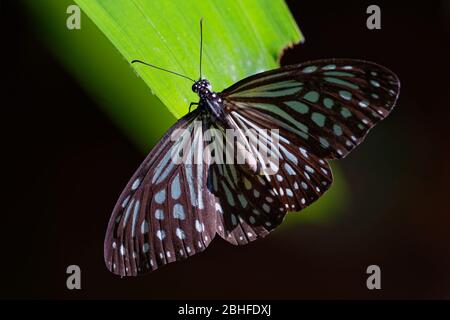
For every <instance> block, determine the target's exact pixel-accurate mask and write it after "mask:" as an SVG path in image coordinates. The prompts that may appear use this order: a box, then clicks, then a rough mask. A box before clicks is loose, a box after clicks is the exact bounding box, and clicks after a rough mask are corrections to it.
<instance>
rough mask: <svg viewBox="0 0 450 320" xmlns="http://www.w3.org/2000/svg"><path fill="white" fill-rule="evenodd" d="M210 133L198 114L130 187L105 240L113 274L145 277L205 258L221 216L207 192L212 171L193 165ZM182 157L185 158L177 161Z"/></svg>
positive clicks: (183, 122)
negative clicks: (193, 257) (194, 257)
mask: <svg viewBox="0 0 450 320" xmlns="http://www.w3.org/2000/svg"><path fill="white" fill-rule="evenodd" d="M207 127H208V119H205V118H202V115H199V113H198V112H197V110H195V111H193V112H191V113H189V114H188V115H186V116H185V117H183V118H182V119H180V120H179V121H178V122H177V123H176V124H175V125H174V126H173V127H172V128H171V129H170V130H169V131H168V132H167V133H166V134H165V136H164V137H163V138H162V139H161V140H160V142H159V143H158V144H157V145H156V146H155V147H154V148H153V149H152V151H151V152H150V153H149V155H148V156H147V158H146V159H145V160H144V162H143V163H142V165H141V166H140V167H139V169H138V170H137V171H136V173H135V174H134V175H133V177H132V178H131V180H130V181H129V182H128V184H127V186H126V187H125V189H124V191H123V192H122V194H121V196H120V197H119V200H118V202H117V204H116V206H115V208H114V210H113V213H112V215H111V218H110V221H109V224H108V229H107V234H106V238H105V244H104V254H105V262H106V265H107V267H108V269H109V270H110V271H111V272H113V273H115V274H118V275H121V276H136V275H140V274H143V273H146V272H149V271H152V270H155V269H157V268H158V267H161V266H163V265H165V264H167V263H170V262H174V261H178V260H183V259H186V258H187V257H189V256H191V255H194V254H195V253H197V252H201V251H203V250H205V248H206V247H207V246H208V245H209V243H210V242H211V240H212V239H213V237H214V235H215V233H216V215H215V214H214V208H215V206H214V198H213V197H212V195H211V194H210V193H209V191H208V189H207V188H206V181H207V179H206V178H207V174H208V172H207V166H205V165H204V164H203V162H198V161H195V160H194V157H195V156H197V157H198V159H201V157H202V152H203V150H204V145H203V138H202V134H203V132H204V131H205V130H206V129H207ZM177 130H178V131H177ZM181 151H183V152H184V153H183V155H182V156H183V158H179V159H178V160H177V161H174V160H175V159H177V158H176V155H181V154H180V152H181ZM179 160H184V161H179ZM178 161H179V163H177V162H178ZM211 213H213V214H211Z"/></svg>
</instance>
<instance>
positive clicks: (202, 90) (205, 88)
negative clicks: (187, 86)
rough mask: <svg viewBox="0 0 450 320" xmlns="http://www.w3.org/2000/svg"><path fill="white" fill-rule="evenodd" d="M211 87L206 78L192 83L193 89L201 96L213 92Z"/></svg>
mask: <svg viewBox="0 0 450 320" xmlns="http://www.w3.org/2000/svg"><path fill="white" fill-rule="evenodd" d="M211 89H212V87H211V84H210V83H209V81H208V80H206V79H200V80H198V81H196V82H195V83H194V84H193V85H192V91H194V92H195V93H197V94H198V95H199V96H200V97H202V96H206V95H207V94H209V93H210V92H211Z"/></svg>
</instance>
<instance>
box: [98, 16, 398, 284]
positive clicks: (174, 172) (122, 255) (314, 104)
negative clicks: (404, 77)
mask: <svg viewBox="0 0 450 320" xmlns="http://www.w3.org/2000/svg"><path fill="white" fill-rule="evenodd" d="M200 25H201V24H200ZM201 39H202V37H201ZM201 56H202V40H201V42H200V78H199V80H194V79H191V78H189V77H186V76H184V75H181V74H178V73H176V72H173V71H169V70H166V69H163V68H160V67H156V66H154V65H151V64H148V63H145V62H142V61H140V60H133V62H139V63H143V64H146V65H148V66H151V67H154V68H157V69H161V70H163V71H168V72H170V73H173V74H176V75H179V76H182V77H185V78H187V79H189V80H191V81H192V82H194V84H193V86H192V90H193V91H194V92H195V93H197V94H198V96H199V102H198V103H192V104H191V105H197V107H196V108H195V109H194V110H192V111H189V113H188V114H187V115H185V116H184V117H182V118H181V119H180V120H178V122H176V123H175V125H174V126H172V127H171V128H170V129H169V130H168V132H167V133H166V134H165V135H164V136H163V137H162V139H161V140H160V141H159V142H158V143H157V145H156V146H155V147H154V148H153V149H152V150H151V151H150V153H149V154H148V156H147V157H146V158H145V160H144V162H143V163H142V164H141V166H140V167H139V168H138V169H137V171H136V173H135V174H134V175H133V176H132V178H131V179H130V181H129V182H128V184H127V185H126V187H125V189H124V190H123V192H122V194H121V195H120V197H119V199H118V201H117V204H116V205H115V207H114V210H113V213H112V216H111V218H110V221H109V224H108V228H107V233H106V238H105V242H104V255H105V262H106V265H107V267H108V269H109V270H110V271H111V272H113V273H115V274H117V275H121V276H136V275H140V274H144V273H147V272H150V271H153V270H156V269H157V268H159V267H161V266H163V265H165V264H168V263H170V262H175V261H179V260H184V259H186V258H188V257H189V256H192V255H194V254H196V253H198V252H201V251H204V250H205V249H206V248H207V247H208V245H209V244H210V242H211V241H212V240H213V238H214V236H215V235H216V234H218V235H219V236H220V237H222V238H223V239H225V240H226V241H228V242H229V243H232V244H234V245H244V244H247V243H249V242H251V241H254V240H256V239H258V238H263V237H265V236H266V235H267V234H268V233H269V232H270V231H272V230H274V229H275V228H276V227H277V226H278V225H279V224H280V223H281V222H282V221H283V218H284V217H285V215H286V213H287V212H289V211H299V210H302V209H304V208H305V207H307V206H308V205H310V204H311V203H313V202H314V201H315V200H317V199H318V198H319V197H320V196H321V195H322V194H323V193H324V192H325V191H326V190H327V189H328V188H329V187H330V185H331V183H332V179H333V178H332V172H331V168H330V166H329V163H328V161H329V160H332V159H341V158H344V157H345V156H346V155H347V154H348V153H349V152H350V151H352V150H353V149H354V148H355V147H356V146H357V145H358V144H360V143H361V142H362V141H363V140H364V138H365V136H366V135H367V133H368V132H369V131H370V129H371V128H372V127H373V126H374V125H375V124H377V123H378V122H379V121H380V120H382V119H384V118H385V117H386V116H387V115H388V114H389V113H390V112H391V110H392V109H393V107H394V105H395V103H396V100H397V98H398V95H399V90H400V82H399V79H398V78H397V76H396V75H395V74H394V73H392V72H391V71H389V70H388V69H386V68H385V67H382V66H380V65H378V64H375V63H372V62H367V61H362V60H353V59H325V60H316V61H309V62H305V63H301V64H296V65H290V66H285V67H281V68H278V69H275V70H270V71H266V72H262V73H258V74H255V75H252V76H250V77H247V78H245V79H243V80H241V81H239V82H237V83H235V84H233V85H232V86H231V87H229V88H227V89H225V90H224V91H222V92H220V93H217V92H213V91H212V89H211V85H210V83H209V81H208V80H206V79H203V78H202V77H201ZM189 109H191V106H190V107H189ZM210 129H216V130H218V131H220V132H224V131H225V130H227V129H234V130H235V131H237V132H244V131H246V130H251V129H253V130H257V131H261V132H268V131H269V130H273V129H276V130H277V131H276V132H277V133H276V135H275V136H269V135H268V134H262V135H261V137H262V139H264V140H265V142H267V143H268V144H269V145H270V144H271V143H273V141H274V138H273V137H275V138H276V140H277V141H278V145H279V148H278V151H277V159H278V163H277V164H276V165H275V168H274V170H275V173H274V174H270V175H269V174H260V173H259V172H258V170H255V169H254V168H255V163H253V166H251V165H249V164H248V163H247V164H236V163H223V164H220V163H218V164H217V163H214V164H207V163H195V162H194V161H181V162H179V163H174V161H173V159H172V156H173V155H174V154H177V153H180V150H188V151H187V152H185V154H184V157H185V160H186V159H188V160H192V158H194V156H195V155H199V154H200V155H202V154H203V152H204V150H205V148H206V142H205V139H202V136H203V135H204V134H206V133H207V131H208V130H210ZM177 132H180V133H179V139H171V136H173V135H174V134H175V133H177ZM244 149H245V150H247V153H248V154H250V158H251V159H254V160H255V161H254V162H256V166H258V165H264V164H262V163H260V162H261V161H260V160H259V152H260V151H258V149H255V148H251V146H250V147H249V146H246V148H244ZM222 151H223V150H222ZM222 151H220V150H219V151H217V152H222ZM265 165H267V163H266V164H265Z"/></svg>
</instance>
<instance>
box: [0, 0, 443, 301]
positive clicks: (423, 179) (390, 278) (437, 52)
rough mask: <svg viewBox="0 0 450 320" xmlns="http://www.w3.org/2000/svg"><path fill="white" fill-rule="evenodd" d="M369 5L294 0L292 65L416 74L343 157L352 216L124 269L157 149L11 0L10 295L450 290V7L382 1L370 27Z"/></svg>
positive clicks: (6, 233) (4, 288)
mask: <svg viewBox="0 0 450 320" xmlns="http://www.w3.org/2000/svg"><path fill="white" fill-rule="evenodd" d="M369 4H371V3H365V2H345V4H344V3H343V2H340V1H327V2H322V1H301V2H300V1H289V2H288V5H289V7H290V9H291V11H292V13H293V15H294V17H295V18H296V20H297V23H298V24H299V26H300V28H301V30H302V32H303V33H304V34H305V36H306V42H305V43H304V44H303V45H299V46H296V47H295V48H293V49H291V50H289V51H287V52H286V54H285V56H284V57H283V60H282V63H283V64H290V63H297V62H301V61H305V60H309V59H317V58H325V57H330V54H331V53H332V55H333V56H334V57H350V58H363V59H366V60H373V61H376V62H378V63H380V64H382V65H385V66H387V67H388V68H390V69H392V70H394V71H395V72H396V73H397V74H398V76H399V78H400V80H401V81H402V89H401V94H400V100H399V103H398V106H397V108H396V110H395V111H394V112H393V114H392V115H391V116H390V117H389V118H388V120H386V121H385V122H383V123H382V124H380V125H379V127H378V128H377V129H375V130H374V131H373V133H371V136H370V137H369V138H368V139H367V141H366V142H365V144H363V145H362V146H361V147H360V148H358V150H357V151H355V152H354V153H353V154H352V155H351V156H350V157H349V158H348V159H345V160H344V161H341V166H342V167H343V169H344V173H345V176H346V179H347V180H348V184H349V185H350V188H351V191H352V203H351V205H350V206H349V208H347V210H346V211H345V212H344V213H343V215H342V217H341V219H339V220H338V221H337V222H336V223H333V224H331V225H326V226H314V225H313V226H311V225H306V226H301V225H300V226H298V227H297V228H294V229H289V230H284V231H283V232H275V233H274V234H273V235H271V236H269V237H268V238H266V239H264V240H261V241H257V242H255V243H253V244H251V245H248V246H246V247H233V246H230V245H228V244H227V243H225V242H223V241H222V240H219V239H217V240H215V241H214V243H213V244H212V245H211V246H210V248H209V249H208V250H207V251H206V253H204V254H200V255H197V256H195V257H192V258H190V259H189V260H188V261H185V262H181V263H177V264H173V265H170V266H169V267H165V268H162V269H161V270H159V271H157V272H155V273H153V274H151V275H148V276H145V277H141V278H133V279H120V278H118V277H115V276H113V275H112V274H110V273H109V272H108V271H107V269H106V268H105V266H104V262H103V237H104V232H105V228H106V223H107V221H108V219H109V214H110V211H111V209H112V206H113V205H114V203H115V201H116V198H117V196H118V194H119V192H120V191H121V190H122V187H123V186H124V185H125V183H126V182H127V180H128V178H129V177H130V176H131V174H132V173H133V172H134V170H135V169H136V168H137V166H138V165H139V163H140V162H141V161H142V159H143V157H144V155H143V154H142V153H141V152H139V151H138V150H137V149H136V148H135V147H134V146H133V145H132V143H131V142H130V141H129V140H128V138H127V137H126V136H125V135H124V134H123V133H122V132H121V131H119V130H118V129H117V128H116V127H115V126H114V125H113V124H112V123H111V122H110V120H109V119H108V118H107V117H106V116H105V115H104V114H103V113H102V112H101V111H100V110H99V109H98V108H97V107H96V106H95V103H94V102H93V101H92V100H91V98H90V97H89V96H87V95H86V93H85V92H83V91H82V90H81V89H80V87H79V86H78V84H77V83H76V82H75V81H74V80H73V79H72V78H71V77H70V75H69V74H68V73H66V71H65V70H64V69H63V68H62V67H61V66H60V65H59V64H58V63H56V60H55V59H54V58H53V57H52V56H51V55H50V54H49V52H48V51H47V49H46V48H45V46H44V45H43V44H42V43H41V42H40V41H39V40H37V39H36V38H35V36H34V33H33V28H34V26H32V25H30V24H29V23H28V20H27V16H26V15H25V14H24V13H23V12H22V8H21V6H20V4H19V3H17V2H15V1H6V2H5V1H2V3H1V6H2V8H1V11H2V18H1V29H2V47H8V48H9V49H8V50H1V51H2V77H3V80H4V81H3V84H2V98H3V99H2V100H3V102H2V107H1V109H2V113H3V116H2V119H1V120H2V121H1V123H2V126H1V127H2V131H3V134H2V136H3V141H4V142H5V144H4V146H3V152H2V159H3V162H4V164H3V166H2V167H3V170H2V171H3V174H2V178H3V179H2V186H3V188H4V192H3V196H4V198H3V201H2V210H1V212H0V214H1V223H0V226H1V232H0V233H1V243H0V257H1V258H0V261H1V273H0V274H1V279H0V288H1V289H0V296H1V297H9V298H11V297H14V298H62V299H67V298H68V299H72V298H150V299H151V298H158V299H165V298H176V299H186V298H191V299H192V298H194V299H196V298H224V299H240V298H250V299H260V298H269V299H284V298H288V299H296V298H388V299H389V298H450V276H449V270H450V252H449V251H450V250H449V244H450V233H449V229H450V228H449V227H450V210H449V209H450V206H449V203H448V192H449V188H448V179H449V178H450V171H449V159H450V157H449V142H448V139H449V134H448V126H449V121H448V120H449V115H450V111H449V110H450V95H449V71H450V68H449V66H450V63H449V57H450V48H449V32H450V5H449V4H448V3H447V2H446V1H426V2H423V3H420V2H404V3H402V4H400V3H398V2H394V1H390V2H388V1H386V2H378V4H379V5H380V6H381V8H382V30H377V31H370V30H368V29H367V28H366V27H365V23H366V17H367V15H366V14H365V9H366V7H367V6H368V5H369ZM342 35H345V36H342ZM30 52H32V53H33V54H32V55H30ZM61 119H63V121H61ZM70 264H77V265H80V267H81V269H82V272H83V273H82V276H83V278H82V279H83V280H82V286H83V289H82V290H81V291H69V290H67V289H66V286H65V279H66V274H65V269H66V267H67V266H68V265H70ZM370 264H378V265H380V266H381V268H382V272H383V276H382V290H380V291H369V290H367V289H366V287H365V279H366V274H365V268H366V266H367V265H370Z"/></svg>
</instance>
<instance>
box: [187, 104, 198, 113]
mask: <svg viewBox="0 0 450 320" xmlns="http://www.w3.org/2000/svg"><path fill="white" fill-rule="evenodd" d="M194 105H195V106H198V102H191V104H190V105H189V112H191V107H192V106H194Z"/></svg>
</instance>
